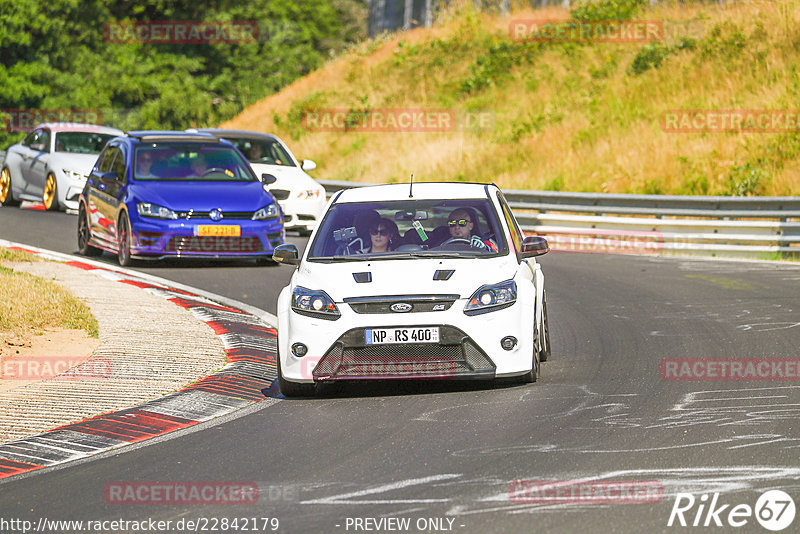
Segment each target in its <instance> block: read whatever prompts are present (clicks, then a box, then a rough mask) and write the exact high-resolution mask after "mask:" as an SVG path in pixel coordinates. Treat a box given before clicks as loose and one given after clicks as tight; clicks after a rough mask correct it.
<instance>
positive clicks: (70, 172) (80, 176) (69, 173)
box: [61, 169, 88, 182]
mask: <svg viewBox="0 0 800 534" xmlns="http://www.w3.org/2000/svg"><path fill="white" fill-rule="evenodd" d="M61 170H62V171H64V176H66V177H67V178H69V179H70V180H80V181H83V182H85V181H86V178H88V176H87V175H86V174H84V173H82V172H81V171H76V170H74V169H61Z"/></svg>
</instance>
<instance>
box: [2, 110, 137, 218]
mask: <svg viewBox="0 0 800 534" xmlns="http://www.w3.org/2000/svg"><path fill="white" fill-rule="evenodd" d="M120 135H125V133H124V132H122V131H121V130H117V129H115V128H106V127H104V126H95V125H92V124H74V123H63V124H62V123H45V124H40V125H38V126H37V127H36V128H34V129H33V131H32V132H31V133H29V134H28V135H27V136H25V139H23V140H22V142H21V143H17V144H16V145H11V147H9V149H8V152H7V153H6V157H5V161H4V162H3V166H2V169H0V204H3V205H4V206H16V205H19V203H20V201H23V200H30V201H34V202H42V203H43V204H44V207H45V208H46V209H48V210H61V209H64V208H70V209H75V210H77V209H78V196H79V195H80V194H81V191H83V186H84V185H85V184H86V179H87V177H88V176H89V173H90V172H91V170H92V167H94V164H95V162H96V161H97V156H98V155H99V154H100V152H101V151H102V150H103V147H105V145H106V141H108V140H109V139H113V138H114V137H117V136H120Z"/></svg>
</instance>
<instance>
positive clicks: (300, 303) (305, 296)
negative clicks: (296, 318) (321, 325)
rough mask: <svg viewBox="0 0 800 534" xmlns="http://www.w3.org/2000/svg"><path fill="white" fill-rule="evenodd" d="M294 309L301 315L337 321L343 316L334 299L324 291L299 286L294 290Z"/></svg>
mask: <svg viewBox="0 0 800 534" xmlns="http://www.w3.org/2000/svg"><path fill="white" fill-rule="evenodd" d="M292 309H293V310H294V311H296V312H297V313H299V314H300V315H308V316H311V317H319V318H320V319H327V320H329V321H335V320H336V319H338V318H339V317H341V316H342V314H341V312H340V311H339V308H337V307H336V304H335V303H334V302H333V299H332V298H330V297H329V296H328V294H327V293H325V292H324V291H315V290H312V289H306V288H304V287H301V286H297V287H296V288H294V291H292Z"/></svg>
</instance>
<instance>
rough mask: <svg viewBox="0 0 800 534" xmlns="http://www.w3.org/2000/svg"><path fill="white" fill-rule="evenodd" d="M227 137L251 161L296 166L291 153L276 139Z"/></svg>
mask: <svg viewBox="0 0 800 534" xmlns="http://www.w3.org/2000/svg"><path fill="white" fill-rule="evenodd" d="M225 139H226V140H228V141H230V142H231V143H233V145H234V146H235V147H236V148H238V149H239V151H240V152H241V153H242V154H244V157H246V158H247V161H249V162H250V163H265V164H267V165H282V166H285V167H294V166H295V164H294V162H293V161H292V158H291V157H289V153H288V152H286V150H285V149H284V148H283V147H282V146H281V144H280V143H279V142H277V141H275V140H272V139H264V138H261V137H226V138H225Z"/></svg>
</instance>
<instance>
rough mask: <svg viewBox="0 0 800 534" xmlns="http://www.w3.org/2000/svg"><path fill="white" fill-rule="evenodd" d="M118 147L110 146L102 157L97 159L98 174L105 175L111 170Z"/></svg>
mask: <svg viewBox="0 0 800 534" xmlns="http://www.w3.org/2000/svg"><path fill="white" fill-rule="evenodd" d="M116 149H117V147H116V146H108V147H106V149H105V150H103V153H102V154H100V157H99V158H97V172H98V174H103V173H104V172H108V171H109V170H111V163H112V162H113V161H114V154H115V153H116Z"/></svg>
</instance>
